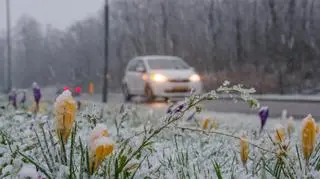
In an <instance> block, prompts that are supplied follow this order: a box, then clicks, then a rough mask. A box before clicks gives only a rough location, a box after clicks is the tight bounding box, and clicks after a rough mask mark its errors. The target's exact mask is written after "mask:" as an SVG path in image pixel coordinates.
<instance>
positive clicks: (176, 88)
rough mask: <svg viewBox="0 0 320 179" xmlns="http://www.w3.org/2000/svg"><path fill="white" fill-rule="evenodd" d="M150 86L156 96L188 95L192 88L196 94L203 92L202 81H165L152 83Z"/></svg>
mask: <svg viewBox="0 0 320 179" xmlns="http://www.w3.org/2000/svg"><path fill="white" fill-rule="evenodd" d="M150 87H151V89H152V91H153V94H154V96H156V97H186V96H189V95H190V93H191V90H194V92H195V93H196V94H200V93H202V83H201V81H199V82H184V83H177V82H164V83H156V82H153V83H150Z"/></svg>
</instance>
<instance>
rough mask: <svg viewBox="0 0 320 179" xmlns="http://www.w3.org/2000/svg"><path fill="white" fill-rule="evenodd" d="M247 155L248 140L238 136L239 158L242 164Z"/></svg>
mask: <svg viewBox="0 0 320 179" xmlns="http://www.w3.org/2000/svg"><path fill="white" fill-rule="evenodd" d="M248 156H249V141H248V139H247V138H246V137H240V158H241V161H242V163H243V165H246V163H247V160H248Z"/></svg>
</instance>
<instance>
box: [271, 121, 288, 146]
mask: <svg viewBox="0 0 320 179" xmlns="http://www.w3.org/2000/svg"><path fill="white" fill-rule="evenodd" d="M285 132H286V131H285V128H284V127H283V126H282V125H281V124H277V125H276V128H275V133H274V139H275V141H276V142H277V143H281V142H283V141H284V139H285Z"/></svg>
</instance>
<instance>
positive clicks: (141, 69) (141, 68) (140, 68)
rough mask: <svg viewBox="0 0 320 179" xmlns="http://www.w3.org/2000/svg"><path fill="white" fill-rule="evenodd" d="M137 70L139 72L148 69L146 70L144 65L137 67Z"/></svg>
mask: <svg viewBox="0 0 320 179" xmlns="http://www.w3.org/2000/svg"><path fill="white" fill-rule="evenodd" d="M136 71H137V72H139V73H144V72H146V70H145V69H144V68H143V67H142V66H140V67H137V68H136Z"/></svg>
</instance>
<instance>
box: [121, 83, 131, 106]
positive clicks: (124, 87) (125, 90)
mask: <svg viewBox="0 0 320 179" xmlns="http://www.w3.org/2000/svg"><path fill="white" fill-rule="evenodd" d="M122 93H123V96H124V100H125V101H126V102H127V101H131V98H132V95H131V94H130V92H129V89H128V86H127V84H123V85H122Z"/></svg>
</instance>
